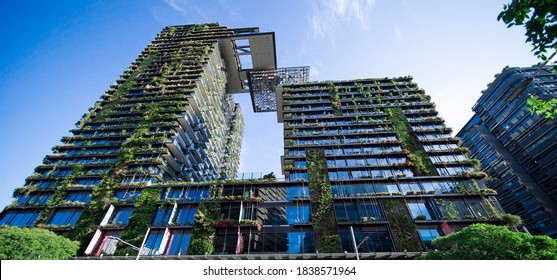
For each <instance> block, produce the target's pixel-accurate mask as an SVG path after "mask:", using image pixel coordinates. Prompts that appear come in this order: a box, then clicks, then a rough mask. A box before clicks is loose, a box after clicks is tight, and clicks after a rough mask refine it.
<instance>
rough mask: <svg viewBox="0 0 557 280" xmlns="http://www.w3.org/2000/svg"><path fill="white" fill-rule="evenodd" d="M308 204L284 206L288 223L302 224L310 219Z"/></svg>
mask: <svg viewBox="0 0 557 280" xmlns="http://www.w3.org/2000/svg"><path fill="white" fill-rule="evenodd" d="M309 212H310V211H309V206H288V207H286V220H287V221H288V224H289V225H291V224H300V223H301V224H304V223H308V222H309V221H310V213H309Z"/></svg>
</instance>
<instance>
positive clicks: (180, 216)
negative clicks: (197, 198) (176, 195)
mask: <svg viewBox="0 0 557 280" xmlns="http://www.w3.org/2000/svg"><path fill="white" fill-rule="evenodd" d="M196 212H197V207H195V206H192V205H180V206H179V207H178V210H177V211H176V216H175V217H174V223H175V224H177V225H193V222H194V221H195V213H196Z"/></svg>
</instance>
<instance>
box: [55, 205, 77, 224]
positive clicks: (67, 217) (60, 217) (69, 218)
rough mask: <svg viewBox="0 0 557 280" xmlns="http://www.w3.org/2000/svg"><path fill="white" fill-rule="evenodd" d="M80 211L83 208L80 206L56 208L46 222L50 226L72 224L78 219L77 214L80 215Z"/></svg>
mask: <svg viewBox="0 0 557 280" xmlns="http://www.w3.org/2000/svg"><path fill="white" fill-rule="evenodd" d="M82 211H83V209H81V208H64V209H58V210H56V212H54V215H52V218H51V219H50V223H48V224H49V225H52V226H65V225H69V226H73V225H75V223H76V222H77V220H78V219H79V216H81V212H82Z"/></svg>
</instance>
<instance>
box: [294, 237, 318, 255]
mask: <svg viewBox="0 0 557 280" xmlns="http://www.w3.org/2000/svg"><path fill="white" fill-rule="evenodd" d="M313 252H315V239H314V237H313V232H289V233H288V253H289V254H302V253H313Z"/></svg>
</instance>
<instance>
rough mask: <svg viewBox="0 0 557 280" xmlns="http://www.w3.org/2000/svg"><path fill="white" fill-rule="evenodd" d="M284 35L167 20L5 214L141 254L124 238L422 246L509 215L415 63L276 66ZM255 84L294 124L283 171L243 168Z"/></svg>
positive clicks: (165, 248)
mask: <svg viewBox="0 0 557 280" xmlns="http://www.w3.org/2000/svg"><path fill="white" fill-rule="evenodd" d="M274 46H275V43H274V34H273V33H260V32H259V31H258V29H257V28H243V29H230V28H226V27H222V26H218V24H203V25H186V26H175V27H167V28H165V29H164V30H163V31H162V33H161V34H159V35H158V36H157V38H156V40H155V41H153V42H152V44H151V45H149V46H148V47H147V48H146V49H145V50H144V51H143V52H142V54H141V55H140V57H139V58H138V59H137V60H136V61H135V62H134V63H133V64H132V65H131V66H130V68H129V69H128V70H127V71H126V72H125V73H124V75H123V76H122V78H121V79H120V80H118V84H117V85H114V86H112V87H111V89H110V90H109V91H107V93H106V94H104V95H103V96H102V100H100V101H98V102H97V103H96V104H95V106H94V107H93V108H91V109H90V111H89V113H87V114H85V115H84V116H83V118H82V119H81V120H80V121H79V122H78V123H77V126H78V128H77V129H74V130H72V131H71V132H72V134H73V135H72V136H68V137H64V138H63V139H62V142H63V143H62V144H61V145H57V146H55V147H54V149H53V150H54V153H53V154H51V155H47V156H46V158H45V160H44V164H42V165H40V166H38V167H37V168H36V169H35V173H34V174H33V175H31V176H29V177H28V178H27V179H26V184H25V186H24V187H23V188H19V189H16V190H15V192H14V197H15V198H16V199H15V200H14V202H13V203H12V205H10V206H8V207H7V208H6V209H5V210H4V211H3V212H2V214H1V217H0V224H2V225H12V226H21V227H23V226H29V227H31V226H36V227H44V228H48V229H51V230H53V231H56V232H58V233H59V234H61V235H65V236H67V237H69V238H72V239H74V240H77V241H79V242H80V243H81V250H80V254H81V255H87V256H99V255H101V254H102V255H105V256H106V255H113V254H116V255H124V254H134V252H133V250H130V248H129V247H127V246H126V245H123V244H122V243H119V242H118V240H119V239H121V240H125V241H126V242H129V243H131V244H133V245H135V246H137V247H140V246H142V245H143V244H144V246H143V249H142V250H141V253H142V254H143V255H150V256H151V257H156V256H159V255H162V256H181V255H186V254H187V255H205V253H209V254H213V255H219V256H224V257H220V258H234V257H230V256H236V255H239V256H240V257H238V258H251V257H242V256H245V255H254V254H257V255H259V257H258V258H355V254H353V253H348V254H345V253H344V252H354V247H355V246H354V245H355V242H362V244H361V247H360V252H363V253H364V255H362V257H363V258H411V257H414V256H416V255H419V254H420V253H421V252H423V251H425V250H426V247H427V246H428V245H429V243H430V242H431V240H432V239H433V238H435V237H437V236H440V235H445V234H448V233H450V232H452V231H455V230H459V229H461V228H463V227H465V226H467V225H469V224H471V223H475V222H490V223H500V222H499V220H498V219H497V217H498V214H499V213H500V210H499V208H498V204H497V201H496V200H495V199H494V195H495V194H494V192H493V190H490V189H487V188H486V187H485V185H484V183H483V182H482V180H481V179H482V178H483V177H484V176H485V173H482V172H477V171H475V170H474V168H473V165H474V164H475V161H474V160H469V159H468V158H467V157H466V156H465V151H466V149H465V148H462V147H460V146H459V145H458V144H457V143H458V139H457V138H453V137H451V135H450V129H448V128H445V126H444V124H443V120H442V119H441V118H439V117H438V116H437V112H436V111H435V108H434V105H433V103H431V102H430V101H429V97H428V96H426V95H425V94H424V92H423V90H421V89H418V88H417V85H416V84H414V83H412V79H411V78H410V77H402V78H393V79H387V78H385V79H364V80H356V81H341V82H334V83H325V82H313V83H309V82H307V78H308V71H309V68H308V67H295V68H281V69H277V67H276V65H277V63H276V57H275V49H274ZM246 59H247V60H248V61H246ZM248 64H249V66H246V65H248ZM242 65H244V66H246V68H249V69H245V68H244V67H242ZM248 87H249V91H250V93H251V95H252V101H253V106H254V111H256V112H269V111H275V110H276V111H278V119H279V121H281V122H283V123H284V133H285V155H284V156H283V158H282V160H283V170H284V174H285V175H286V178H287V181H286V182H277V181H275V180H273V179H267V180H235V179H234V178H235V174H236V171H237V167H238V158H239V153H240V145H241V139H242V131H243V119H242V116H241V110H240V108H239V106H238V104H234V102H233V100H232V97H231V93H240V92H247V91H248ZM262 137H264V136H262ZM47 201H48V203H47ZM351 230H353V234H352V232H351ZM144 237H146V238H145V240H144ZM317 252H319V253H320V254H317ZM321 253H332V254H324V255H323V254H321ZM226 256H228V257H226ZM184 258H191V257H184ZM198 258H204V257H198Z"/></svg>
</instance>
